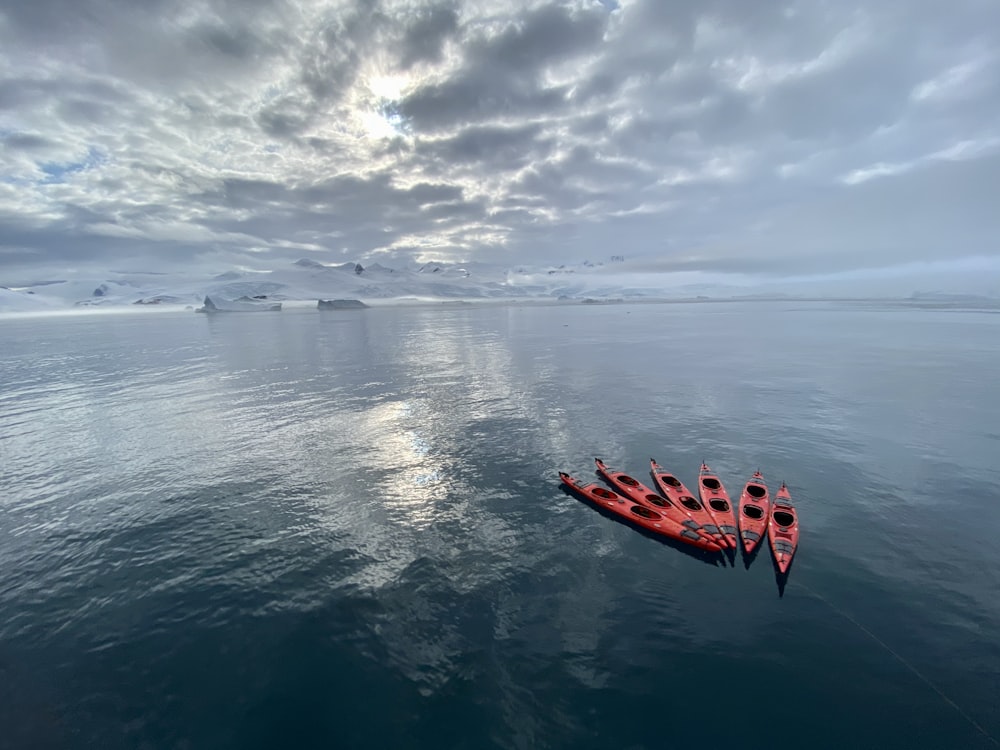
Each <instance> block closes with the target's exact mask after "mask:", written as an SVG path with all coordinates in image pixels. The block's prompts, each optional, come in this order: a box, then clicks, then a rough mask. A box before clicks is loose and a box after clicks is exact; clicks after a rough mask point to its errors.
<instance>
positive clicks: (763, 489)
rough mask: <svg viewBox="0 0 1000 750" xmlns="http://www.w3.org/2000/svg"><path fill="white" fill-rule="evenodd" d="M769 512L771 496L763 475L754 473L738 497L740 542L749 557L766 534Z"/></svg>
mask: <svg viewBox="0 0 1000 750" xmlns="http://www.w3.org/2000/svg"><path fill="white" fill-rule="evenodd" d="M770 512H771V496H770V494H769V493H768V491H767V485H766V484H764V475H763V474H761V473H760V470H758V471H755V472H754V474H753V476H752V477H750V481H748V482H747V483H746V486H745V487H744V488H743V494H741V495H740V540H741V541H742V542H743V549H745V550H746V552H747V554H748V555H749V554H750V553H751V552H753V551H754V550H755V549H757V545H758V544H760V541H761V539H763V538H764V535H765V534H766V533H767V522H768V519H769V516H770Z"/></svg>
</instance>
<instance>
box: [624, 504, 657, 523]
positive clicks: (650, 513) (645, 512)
mask: <svg viewBox="0 0 1000 750" xmlns="http://www.w3.org/2000/svg"><path fill="white" fill-rule="evenodd" d="M629 510H631V511H632V513H634V514H635V515H637V516H639V517H640V518H649V519H652V520H656V519H659V518H660V514H659V513H657V512H656V511H655V510H650V509H649V508H645V507H643V506H641V505H633V506H632V507H631V508H629Z"/></svg>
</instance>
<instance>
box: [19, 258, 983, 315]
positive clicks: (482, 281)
mask: <svg viewBox="0 0 1000 750" xmlns="http://www.w3.org/2000/svg"><path fill="white" fill-rule="evenodd" d="M913 288H917V289H919V287H911V290H912V289H913ZM956 291H957V290H956ZM206 297H209V298H211V299H212V300H215V301H219V300H225V301H236V300H244V301H245V304H244V303H240V304H237V303H235V302H234V303H232V304H228V303H224V304H222V305H220V306H222V307H228V309H229V310H235V309H236V308H239V307H241V306H242V307H244V308H246V309H255V310H256V309H265V310H274V311H279V309H281V308H285V309H287V308H296V307H312V308H317V306H318V303H319V301H320V300H338V299H339V300H357V301H360V303H362V304H363V305H364V306H369V307H378V306H385V305H394V306H396V305H440V304H451V305H454V304H456V303H459V302H466V303H470V304H510V303H516V304H528V303H534V304H557V303H565V304H574V303H575V304H580V303H604V304H610V303H614V302H619V301H627V302H632V303H635V302H681V301H686V302H704V301H709V300H712V301H723V300H726V301H733V300H743V301H749V300H775V299H788V300H792V299H897V300H900V299H908V300H910V301H912V302H913V303H914V304H921V305H925V306H926V305H929V304H934V305H952V304H971V305H973V306H978V305H981V306H985V307H988V308H993V307H995V306H997V305H998V304H1000V298H998V297H997V296H996V295H995V294H992V293H989V294H986V295H970V294H957V293H951V292H950V290H947V289H945V290H944V291H935V292H919V291H918V292H912V291H911V292H908V293H902V294H892V293H888V292H887V290H882V289H879V288H876V287H870V288H866V287H862V286H859V285H857V284H845V285H843V286H841V287H839V288H827V287H819V286H816V285H810V284H799V285H797V286H796V287H794V288H792V289H789V288H788V287H781V286H774V285H767V284H762V285H761V284H757V285H750V284H746V283H733V282H731V281H728V280H726V279H719V278H681V279H678V277H676V276H670V275H669V274H645V275H643V274H641V273H636V272H630V271H629V269H628V268H627V266H623V265H622V264H608V265H604V264H600V263H597V264H594V263H589V262H584V263H581V264H579V265H578V266H565V265H563V266H558V267H548V268H526V267H517V268H501V267H494V266H486V265H480V264H465V265H449V264H439V263H431V264H425V265H423V266H419V267H414V268H390V267H387V266H384V265H380V264H377V263H374V264H371V265H368V266H362V265H360V264H358V263H343V264H337V265H325V264H322V263H318V262H317V261H314V260H311V259H302V260H299V261H296V262H294V263H292V264H289V265H287V266H285V267H281V268H277V269H274V270H271V271H248V270H243V271H226V272H223V273H220V274H216V275H214V276H209V277H197V276H194V275H182V274H167V273H142V272H123V271H119V272H109V273H108V274H106V275H105V276H103V277H99V278H95V277H80V276H73V277H67V278H60V279H45V280H40V281H35V282H32V283H28V284H21V285H13V284H11V285H9V286H4V285H3V282H2V280H0V313H15V314H62V313H66V312H85V311H92V312H96V311H112V310H119V311H121V310H135V311H138V310H143V311H146V310H149V311H153V310H178V309H180V310H184V309H190V310H191V311H194V310H197V309H204V307H205V299H206Z"/></svg>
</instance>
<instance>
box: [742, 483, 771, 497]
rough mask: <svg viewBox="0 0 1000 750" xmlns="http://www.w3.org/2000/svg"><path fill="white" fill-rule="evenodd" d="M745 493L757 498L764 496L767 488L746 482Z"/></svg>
mask: <svg viewBox="0 0 1000 750" xmlns="http://www.w3.org/2000/svg"><path fill="white" fill-rule="evenodd" d="M747 494H748V495H749V496H750V497H755V498H757V499H758V500H759V499H760V498H762V497H764V495H766V494H767V490H766V489H764V488H763V487H761V486H760V485H759V484H748V485H747Z"/></svg>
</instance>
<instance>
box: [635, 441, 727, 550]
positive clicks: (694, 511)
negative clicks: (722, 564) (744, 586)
mask: <svg viewBox="0 0 1000 750" xmlns="http://www.w3.org/2000/svg"><path fill="white" fill-rule="evenodd" d="M649 468H650V471H651V472H652V474H653V481H654V482H656V488H657V489H658V490H659V491H660V494H662V495H663V496H664V497H665V498H667V499H668V500H670V501H671V502H672V503H673V504H674V505H675V506H676V507H678V508H680V509H682V510H683V511H684V512H685V513H687V515H688V517H690V518H691V520H693V521H694V522H695V523H697V524H698V525H699V526H701V531H702V532H704V533H706V534H708V536H709V538H710V539H712V540H713V541H714V542H715V543H716V544H718V545H719V546H720V547H726V546H727V545H726V542H725V537H723V536H722V532H721V531H719V527H718V526H716V525H715V519H713V518H712V516H710V515H709V514H708V511H707V510H705V506H703V505H702V504H701V503H700V502H699V501H698V499H697V498H696V497H695V496H694V495H692V494H691V490H689V489H688V488H687V487H685V486H684V483H683V482H681V480H680V479H678V478H677V477H676V476H674V475H673V474H671V473H670V472H669V471H667V470H666V469H664V468H663V467H662V466H660V465H659V464H658V463H656V461H654V460H653V459H652V458H651V459H649Z"/></svg>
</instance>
